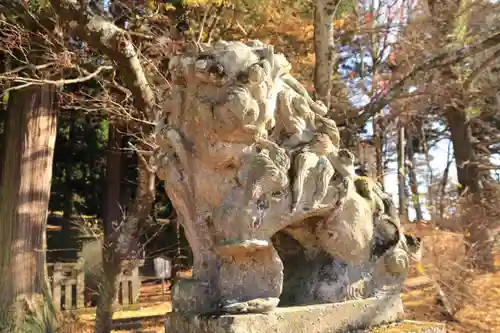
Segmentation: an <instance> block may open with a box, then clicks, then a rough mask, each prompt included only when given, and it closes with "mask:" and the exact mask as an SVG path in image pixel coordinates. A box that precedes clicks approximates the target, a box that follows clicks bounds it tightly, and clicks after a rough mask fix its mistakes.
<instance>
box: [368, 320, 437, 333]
mask: <svg viewBox="0 0 500 333" xmlns="http://www.w3.org/2000/svg"><path fill="white" fill-rule="evenodd" d="M358 333H446V325H444V324H441V323H432V322H423V321H413V320H405V321H402V322H400V323H395V324H391V325H383V326H380V327H374V328H371V329H368V330H362V331H358Z"/></svg>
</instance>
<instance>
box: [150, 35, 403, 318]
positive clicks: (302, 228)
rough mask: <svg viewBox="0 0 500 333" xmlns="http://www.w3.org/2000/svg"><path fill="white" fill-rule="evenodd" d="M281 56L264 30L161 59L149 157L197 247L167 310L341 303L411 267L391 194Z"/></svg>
mask: <svg viewBox="0 0 500 333" xmlns="http://www.w3.org/2000/svg"><path fill="white" fill-rule="evenodd" d="M290 67H291V66H290V64H289V63H288V61H287V60H286V58H285V57H284V56H283V55H282V54H276V53H275V52H274V50H273V48H272V47H271V46H269V45H266V44H263V43H261V42H259V41H250V42H248V43H247V44H244V43H241V42H223V41H221V42H217V43H215V44H214V45H201V47H200V48H199V49H198V50H197V51H196V52H189V53H186V54H183V55H179V56H176V57H174V58H172V59H170V63H169V73H168V74H169V75H170V77H171V78H172V82H174V83H175V85H174V87H173V88H172V90H171V91H170V92H169V95H168V98H166V100H165V108H164V110H165V115H164V118H163V119H162V120H161V122H159V124H158V131H157V133H158V137H157V139H158V143H159V145H160V149H159V151H158V156H157V157H156V158H155V162H156V165H157V166H158V172H157V174H158V176H159V177H160V178H162V179H164V182H165V188H166V191H167V193H168V196H169V198H170V199H171V201H172V203H173V204H174V207H175V209H176V211H177V213H178V216H179V219H180V221H181V223H182V225H183V227H184V230H185V235H186V237H187V239H188V241H189V244H190V246H191V248H192V251H193V257H194V267H193V278H192V279H187V280H183V279H180V280H179V281H178V282H177V284H176V285H175V286H174V288H173V307H174V311H180V312H194V313H214V312H266V311H271V310H272V309H274V308H275V307H276V306H277V304H278V302H281V303H282V304H289V305H300V304H311V303H328V302H330V303H331V302H341V301H344V300H346V299H352V298H366V297H371V296H374V295H376V294H377V293H379V292H380V291H381V290H384V292H387V290H388V288H389V289H390V288H393V289H394V290H395V292H396V293H397V292H398V290H399V289H398V288H399V287H400V286H401V283H402V281H403V279H404V278H405V276H406V272H407V270H408V253H409V252H410V248H409V247H408V244H407V241H406V239H405V237H402V231H401V230H400V226H399V221H398V220H397V216H395V213H394V211H391V204H390V203H389V201H390V199H388V195H386V194H385V193H384V192H383V191H382V190H381V188H380V187H379V186H378V185H377V184H376V183H375V182H373V181H371V180H369V179H363V178H359V177H358V175H356V174H355V172H354V162H355V157H354V155H353V154H352V153H351V152H349V151H348V150H346V149H340V146H339V145H340V140H339V131H338V129H337V126H336V124H335V122H334V121H333V120H331V119H329V118H328V117H327V116H326V113H327V110H326V107H325V106H324V104H323V103H321V102H319V101H314V100H313V99H312V98H311V97H310V96H309V94H308V93H307V91H306V89H305V88H304V87H303V86H302V85H301V84H300V83H299V82H298V81H297V80H295V79H294V78H293V76H292V75H291V74H290V69H291V68H290ZM298 264H300V265H301V267H300V268H299V267H297V269H291V267H295V266H296V265H298ZM287 267H288V268H289V269H287ZM367 277H369V278H367Z"/></svg>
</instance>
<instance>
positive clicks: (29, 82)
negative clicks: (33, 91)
mask: <svg viewBox="0 0 500 333" xmlns="http://www.w3.org/2000/svg"><path fill="white" fill-rule="evenodd" d="M112 69H114V67H113V66H100V67H98V68H97V69H96V70H95V71H94V72H92V73H89V74H88V75H85V76H81V77H77V78H74V79H60V80H42V79H32V78H29V77H21V76H8V75H0V80H6V81H11V82H20V83H24V84H22V85H20V86H14V87H10V88H7V89H5V90H4V93H5V92H7V91H10V90H18V89H22V88H26V87H28V86H31V85H45V84H48V85H53V86H58V87H60V86H63V85H66V84H73V83H80V82H85V81H88V80H91V79H93V78H94V77H96V76H97V75H99V73H101V72H102V71H104V70H112ZM16 70H17V69H16Z"/></svg>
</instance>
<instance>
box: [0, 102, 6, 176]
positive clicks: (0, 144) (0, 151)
mask: <svg viewBox="0 0 500 333" xmlns="http://www.w3.org/2000/svg"><path fill="white" fill-rule="evenodd" d="M6 124H7V111H6V110H3V109H2V108H0V179H2V167H3V160H4V157H5V156H4V152H5V125H6Z"/></svg>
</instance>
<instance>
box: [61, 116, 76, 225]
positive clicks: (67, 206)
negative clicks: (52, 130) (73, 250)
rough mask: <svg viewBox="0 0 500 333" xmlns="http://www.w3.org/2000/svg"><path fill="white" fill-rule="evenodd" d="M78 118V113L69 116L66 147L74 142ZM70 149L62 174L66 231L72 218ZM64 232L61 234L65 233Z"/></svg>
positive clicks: (69, 148)
mask: <svg viewBox="0 0 500 333" xmlns="http://www.w3.org/2000/svg"><path fill="white" fill-rule="evenodd" d="M77 117H78V113H77V112H76V111H73V112H72V113H71V115H70V121H69V140H68V146H69V145H74V144H75V142H76V133H75V132H76V128H75V122H76V119H77ZM71 148H72V147H68V154H69V156H68V157H67V158H66V165H65V172H64V190H65V192H66V194H65V195H64V204H63V218H64V222H63V228H64V229H67V227H68V226H69V224H70V223H69V222H70V221H71V218H72V217H73V208H74V205H73V154H74V152H73V151H72V149H71ZM65 231H66V230H64V231H63V232H65Z"/></svg>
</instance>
